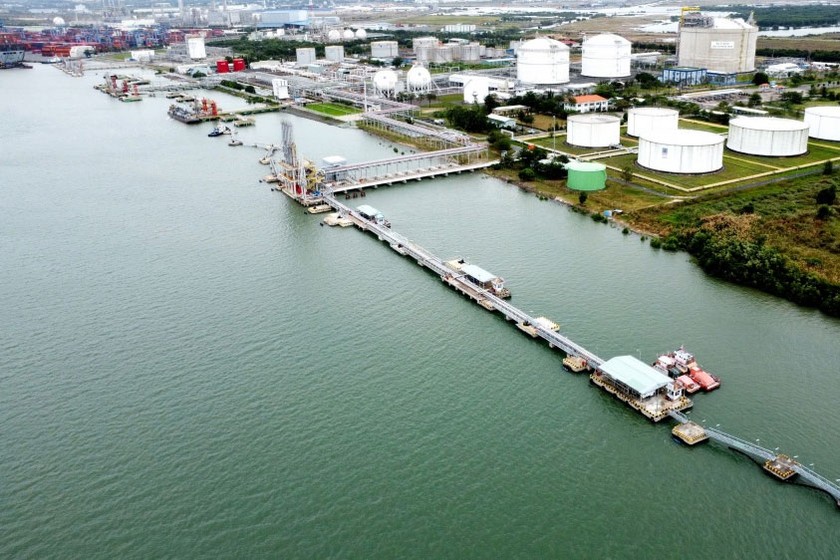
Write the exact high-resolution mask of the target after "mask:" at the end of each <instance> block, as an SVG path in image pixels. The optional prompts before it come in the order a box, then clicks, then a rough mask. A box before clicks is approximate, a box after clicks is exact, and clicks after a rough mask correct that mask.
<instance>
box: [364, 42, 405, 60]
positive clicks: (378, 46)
mask: <svg viewBox="0 0 840 560" xmlns="http://www.w3.org/2000/svg"><path fill="white" fill-rule="evenodd" d="M398 54H399V45H398V44H397V42H396V41H374V42H372V43H371V44H370V56H371V57H373V58H396V57H397V55H398Z"/></svg>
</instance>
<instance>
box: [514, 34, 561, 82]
mask: <svg viewBox="0 0 840 560" xmlns="http://www.w3.org/2000/svg"><path fill="white" fill-rule="evenodd" d="M516 78H517V79H518V80H519V81H520V82H524V83H526V84H546V85H551V84H565V83H566V82H568V81H569V47H567V46H566V45H564V44H563V43H561V42H560V41H555V40H554V39H548V38H546V37H538V38H537V39H531V40H530V41H526V42H524V43H522V44H521V45H520V46H519V48H518V49H517V50H516Z"/></svg>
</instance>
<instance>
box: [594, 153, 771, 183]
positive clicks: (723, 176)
mask: <svg viewBox="0 0 840 560" xmlns="http://www.w3.org/2000/svg"><path fill="white" fill-rule="evenodd" d="M598 162H599V163H603V164H605V165H612V166H615V167H617V168H619V169H623V168H624V167H626V166H629V167H630V168H631V169H632V170H633V172H634V173H637V174H639V175H644V176H646V177H650V178H652V179H657V180H660V181H664V182H666V183H670V184H672V185H679V186H682V187H686V188H694V187H705V186H707V185H713V184H715V183H720V182H723V181H729V180H731V179H738V178H740V177H748V176H750V175H755V174H757V173H765V172H767V171H771V170H770V169H769V168H767V167H764V166H761V165H756V164H754V163H751V162H747V161H739V160H734V159H732V158H724V161H723V169H721V170H720V171H715V172H714V173H705V174H703V175H683V174H681V173H662V172H659V171H653V170H651V169H645V168H644V167H641V166H639V165H636V154H628V155H624V156H617V157H612V158H607V159H599V160H598Z"/></svg>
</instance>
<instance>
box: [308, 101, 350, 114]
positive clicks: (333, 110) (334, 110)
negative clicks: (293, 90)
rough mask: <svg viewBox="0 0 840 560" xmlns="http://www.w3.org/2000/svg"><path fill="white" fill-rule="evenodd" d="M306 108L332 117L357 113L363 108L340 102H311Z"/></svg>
mask: <svg viewBox="0 0 840 560" xmlns="http://www.w3.org/2000/svg"><path fill="white" fill-rule="evenodd" d="M306 108H307V109H309V110H311V111H315V112H316V113H323V114H325V115H329V116H331V117H346V116H347V115H355V114H356V113H361V112H362V110H361V109H358V108H356V107H350V106H349V105H341V104H340V103H310V104H309V105H307V106H306Z"/></svg>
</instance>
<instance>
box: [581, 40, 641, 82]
mask: <svg viewBox="0 0 840 560" xmlns="http://www.w3.org/2000/svg"><path fill="white" fill-rule="evenodd" d="M582 50H583V56H582V59H581V72H580V73H581V75H582V76H588V77H590V78H626V77H627V76H629V75H630V41H628V40H627V39H625V38H624V37H619V36H618V35H613V34H612V33H603V34H601V35H595V36H594V37H590V38H589V39H587V40H585V41H584V42H583V45H582Z"/></svg>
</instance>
